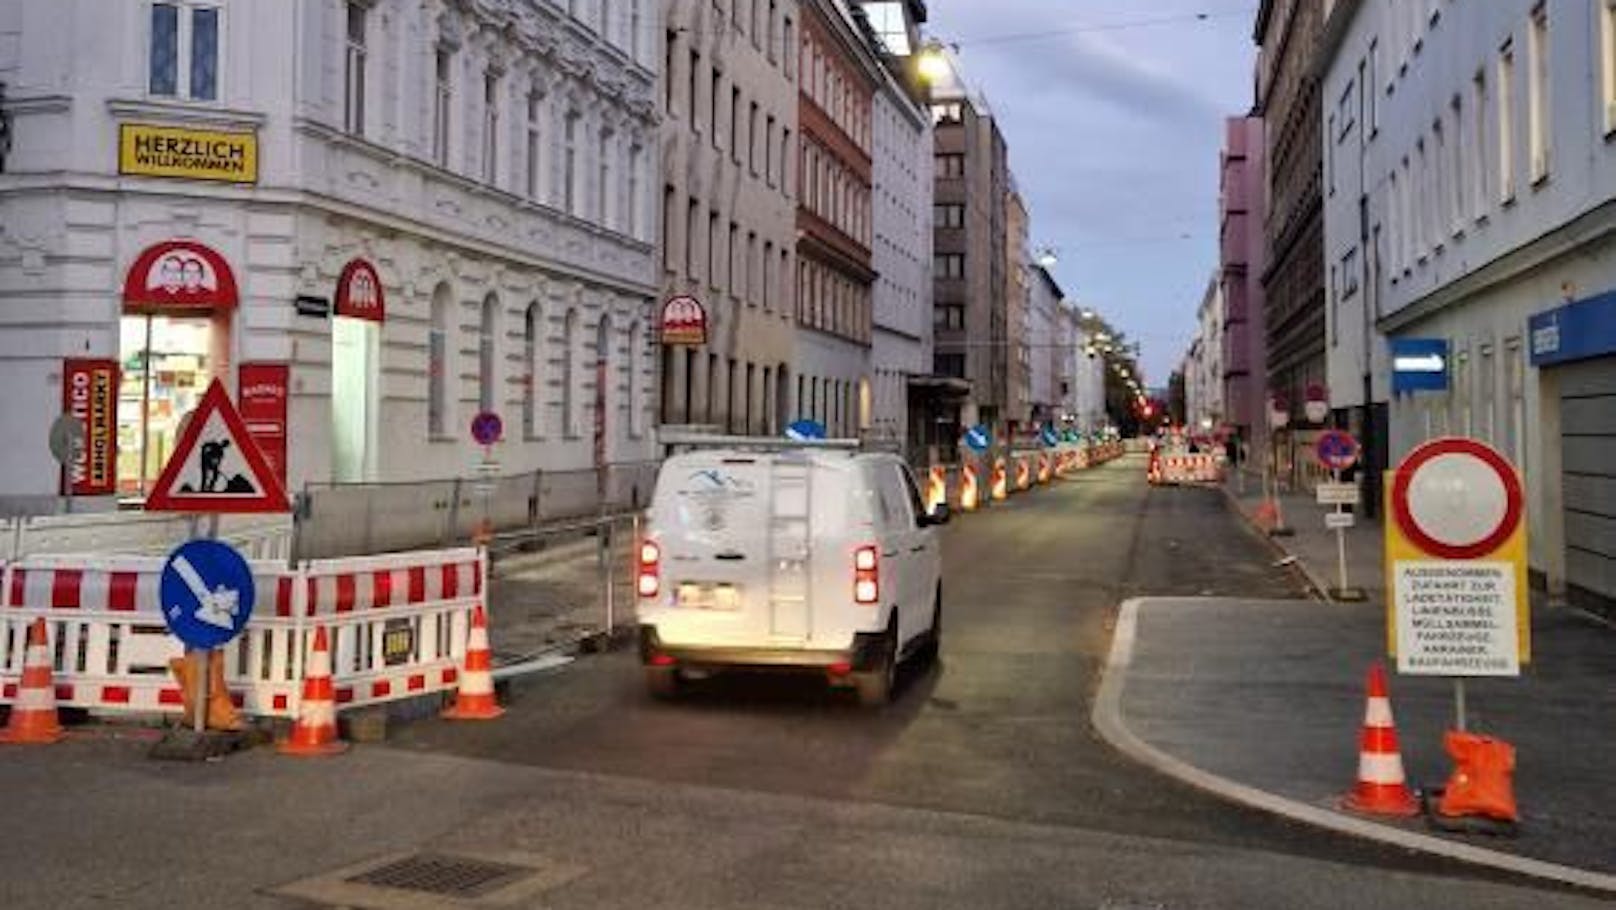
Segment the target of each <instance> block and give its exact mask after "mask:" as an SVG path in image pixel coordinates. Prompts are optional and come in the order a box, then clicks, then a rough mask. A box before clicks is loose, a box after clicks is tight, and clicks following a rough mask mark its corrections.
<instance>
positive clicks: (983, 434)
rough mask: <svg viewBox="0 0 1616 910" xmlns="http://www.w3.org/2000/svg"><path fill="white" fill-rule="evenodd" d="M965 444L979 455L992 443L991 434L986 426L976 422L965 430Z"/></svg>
mask: <svg viewBox="0 0 1616 910" xmlns="http://www.w3.org/2000/svg"><path fill="white" fill-rule="evenodd" d="M965 445H966V447H967V448H969V449H970V450H971V451H973V452H975V453H977V454H978V455H980V454H982V453H983V452H986V451H987V450H988V447H989V446H992V445H993V434H992V433H990V432H988V428H987V427H985V426H983V425H981V424H977V425H976V426H974V427H971V428H970V429H969V430H966V431H965Z"/></svg>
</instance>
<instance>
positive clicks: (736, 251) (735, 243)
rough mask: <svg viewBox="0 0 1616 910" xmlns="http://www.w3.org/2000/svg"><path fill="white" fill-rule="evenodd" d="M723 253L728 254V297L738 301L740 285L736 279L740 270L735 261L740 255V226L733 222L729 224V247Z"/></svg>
mask: <svg viewBox="0 0 1616 910" xmlns="http://www.w3.org/2000/svg"><path fill="white" fill-rule="evenodd" d="M725 252H727V253H728V254H729V256H728V258H729V295H730V296H731V297H733V298H735V299H736V300H740V299H741V285H740V282H739V281H738V280H737V279H738V278H739V276H740V272H741V269H740V266H739V265H737V264H736V261H735V260H736V258H737V257H739V256H740V255H741V226H740V225H738V224H736V223H735V222H733V221H731V222H730V223H729V246H728V247H726V248H725Z"/></svg>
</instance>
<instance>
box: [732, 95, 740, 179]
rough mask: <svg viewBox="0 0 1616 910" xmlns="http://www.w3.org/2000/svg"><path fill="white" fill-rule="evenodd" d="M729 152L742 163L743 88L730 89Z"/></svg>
mask: <svg viewBox="0 0 1616 910" xmlns="http://www.w3.org/2000/svg"><path fill="white" fill-rule="evenodd" d="M729 154H730V158H731V159H733V160H734V162H735V163H736V164H740V163H741V89H740V86H738V85H735V86H730V90H729Z"/></svg>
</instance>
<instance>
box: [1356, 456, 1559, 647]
mask: <svg viewBox="0 0 1616 910" xmlns="http://www.w3.org/2000/svg"><path fill="white" fill-rule="evenodd" d="M1384 476H1385V482H1384V484H1383V485H1382V489H1383V490H1385V497H1384V498H1385V510H1384V511H1383V512H1382V513H1381V514H1383V515H1384V516H1386V517H1385V528H1386V533H1385V539H1386V560H1385V561H1386V650H1387V653H1388V654H1389V655H1391V656H1392V657H1394V658H1396V659H1397V661H1398V669H1399V672H1402V673H1413V674H1419V675H1435V676H1513V675H1516V674H1517V673H1519V672H1520V671H1519V668H1520V667H1521V666H1524V665H1526V664H1528V663H1530V662H1531V659H1532V622H1531V609H1530V606H1529V597H1528V590H1529V589H1528V587H1527V574H1526V520H1525V516H1524V515H1523V516H1522V517H1521V520H1520V522H1519V523H1518V524H1517V525H1516V527H1515V530H1514V532H1513V533H1511V534H1510V535H1509V536H1508V537H1506V538H1505V539H1504V540H1503V541H1502V542H1501V543H1499V544H1498V546H1497V547H1496V548H1495V549H1493V550H1491V551H1490V552H1487V553H1485V554H1481V555H1480V556H1478V557H1476V558H1474V559H1463V560H1451V559H1444V558H1442V557H1441V556H1439V555H1433V554H1432V553H1430V552H1429V551H1427V550H1425V549H1423V548H1421V547H1420V545H1419V544H1418V543H1416V542H1415V541H1413V540H1411V539H1409V537H1408V536H1407V535H1406V534H1404V533H1403V529H1402V527H1401V526H1400V525H1399V523H1398V521H1397V519H1396V516H1395V507H1394V505H1393V501H1392V490H1393V487H1394V486H1395V483H1396V479H1397V472H1396V471H1387V472H1386V473H1385V475H1384ZM1510 639H1513V642H1512V643H1513V645H1514V647H1513V648H1512V649H1511V648H1510V647H1509V645H1510V644H1511V641H1510ZM1400 640H1401V641H1402V643H1403V644H1404V645H1405V647H1403V648H1401V649H1399V647H1398V644H1399V641H1400ZM1511 650H1512V651H1513V653H1508V652H1510V651H1511ZM1400 651H1401V653H1399V652H1400Z"/></svg>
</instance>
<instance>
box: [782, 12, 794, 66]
mask: <svg viewBox="0 0 1616 910" xmlns="http://www.w3.org/2000/svg"><path fill="white" fill-rule="evenodd" d="M782 29H783V31H784V35H785V37H784V39H783V41H782V45H781V48H780V53H781V58H782V63H781V67H780V68H781V69H783V70H785V74H786V81H787V82H795V81H796V78H797V38H796V32H795V31H794V30H793V28H792V24H791V17H790V16H787V17H786V18H785V23H784V25H783V26H782Z"/></svg>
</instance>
